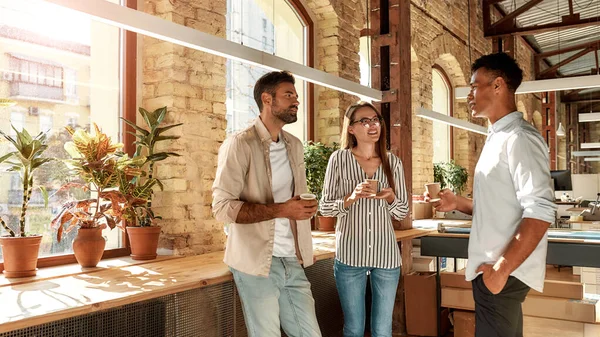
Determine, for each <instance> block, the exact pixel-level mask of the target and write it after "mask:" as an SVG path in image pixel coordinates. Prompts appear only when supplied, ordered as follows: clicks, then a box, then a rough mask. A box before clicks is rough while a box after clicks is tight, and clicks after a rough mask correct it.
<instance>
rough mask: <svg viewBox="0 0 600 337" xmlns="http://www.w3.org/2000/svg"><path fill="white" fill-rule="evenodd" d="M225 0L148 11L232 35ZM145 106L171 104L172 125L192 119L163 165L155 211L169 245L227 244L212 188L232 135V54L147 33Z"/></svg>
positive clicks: (196, 250)
mask: <svg viewBox="0 0 600 337" xmlns="http://www.w3.org/2000/svg"><path fill="white" fill-rule="evenodd" d="M225 6H226V3H225V1H208V0H193V1H184V0H177V1H173V0H147V1H145V3H144V7H143V10H144V11H145V12H146V13H149V14H152V15H156V16H159V17H162V18H164V19H167V20H169V21H173V22H176V23H178V24H182V25H186V26H188V27H192V28H194V29H197V30H199V31H203V32H205V33H209V34H213V35H216V36H219V37H223V38H225V28H226V24H225V12H226V7H225ZM140 53H141V57H142V63H143V71H142V83H143V84H142V86H143V87H142V106H143V107H145V108H146V109H155V108H158V107H161V106H167V107H168V109H169V113H168V117H167V119H166V122H167V123H184V125H183V127H181V128H178V129H175V130H177V131H175V132H174V133H172V134H178V135H180V136H181V138H180V139H179V140H177V141H175V142H174V143H173V144H172V146H170V147H169V148H168V150H174V151H177V152H178V153H180V154H181V157H178V158H170V159H168V161H165V162H163V163H164V164H163V163H160V164H159V165H158V167H157V169H156V176H157V178H160V179H162V181H163V183H164V185H165V186H164V191H163V192H160V191H157V192H156V195H155V199H154V205H155V206H156V207H155V212H156V213H157V214H158V215H160V216H162V217H163V220H162V221H161V227H162V235H161V243H160V245H161V247H163V248H168V249H173V250H174V252H175V254H202V253H206V252H210V251H216V250H222V249H223V248H224V240H225V235H224V233H223V228H222V224H220V223H218V222H217V221H216V220H214V219H213V218H212V215H211V209H210V204H211V201H212V196H211V185H212V182H213V180H214V176H215V171H216V164H217V151H218V148H219V146H220V145H221V143H222V141H223V139H225V127H226V120H225V81H226V69H225V59H224V58H221V57H215V56H212V55H209V54H206V53H203V52H200V51H196V50H192V49H189V48H184V47H181V46H178V45H174V44H172V43H169V42H164V41H158V40H156V39H153V38H149V37H144V38H143V41H142V42H141V45H140Z"/></svg>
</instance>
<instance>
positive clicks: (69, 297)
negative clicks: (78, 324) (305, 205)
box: [0, 229, 435, 333]
mask: <svg viewBox="0 0 600 337" xmlns="http://www.w3.org/2000/svg"><path fill="white" fill-rule="evenodd" d="M433 231H435V230H432V229H409V230H404V231H396V238H397V239H398V240H405V239H413V238H416V237H420V236H424V235H427V234H430V233H432V232H433ZM313 243H314V252H315V258H316V260H324V259H331V258H333V257H334V255H335V233H333V232H313ZM231 278H232V277H231V273H230V271H229V269H228V267H227V266H226V265H225V264H224V263H223V252H222V251H219V252H214V253H209V254H204V255H197V256H189V257H159V259H157V260H154V261H150V262H147V261H146V262H143V261H142V262H140V261H133V260H131V259H130V258H129V257H123V258H116V259H108V260H104V261H101V263H100V264H99V267H98V268H92V269H87V270H83V271H82V270H81V268H80V267H79V266H78V265H67V266H60V267H54V268H45V269H41V270H40V271H39V272H38V276H36V277H33V278H28V279H6V278H4V277H0V333H2V332H7V331H12V330H16V329H21V328H25V327H28V326H33V325H38V324H43V323H47V322H51V321H55V320H59V319H64V318H68V317H73V316H78V315H83V314H89V313H92V312H95V311H99V310H106V309H109V308H114V307H118V306H122V305H125V304H129V303H132V302H137V301H144V300H148V299H151V298H156V297H160V296H164V295H168V294H173V293H177V292H181V291H185V290H189V289H194V288H200V287H205V286H207V285H210V284H216V283H222V282H226V281H229V280H231Z"/></svg>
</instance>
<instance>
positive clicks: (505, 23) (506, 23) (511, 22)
mask: <svg viewBox="0 0 600 337" xmlns="http://www.w3.org/2000/svg"><path fill="white" fill-rule="evenodd" d="M542 1H543V0H531V1H529V2H527V3H525V4H523V6H521V7H519V8H517V9H515V10H514V11H512V12H510V13H508V14H507V15H506V16H505V17H503V18H502V19H500V20H498V21H496V22H495V23H494V24H493V25H492V26H491V27H489V31H494V30H496V29H498V28H511V27H516V23H515V19H516V18H517V17H518V16H519V15H521V14H523V13H525V12H526V11H528V10H529V9H531V8H532V7H533V6H535V5H537V4H539V3H540V2H542Z"/></svg>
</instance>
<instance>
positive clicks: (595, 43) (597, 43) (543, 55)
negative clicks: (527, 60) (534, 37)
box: [536, 40, 600, 58]
mask: <svg viewBox="0 0 600 337" xmlns="http://www.w3.org/2000/svg"><path fill="white" fill-rule="evenodd" d="M593 46H596V49H598V48H600V40H596V41H590V42H586V43H580V44H578V45H575V46H571V47H568V48H560V49H557V50H553V51H548V52H545V53H539V54H538V55H536V57H537V58H546V57H550V56H554V55H558V54H563V53H568V52H570V51H575V50H580V49H583V48H588V47H593Z"/></svg>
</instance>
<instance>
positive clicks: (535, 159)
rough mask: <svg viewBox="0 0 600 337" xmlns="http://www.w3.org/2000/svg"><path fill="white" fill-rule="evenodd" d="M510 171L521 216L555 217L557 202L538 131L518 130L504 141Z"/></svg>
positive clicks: (546, 154)
mask: <svg viewBox="0 0 600 337" xmlns="http://www.w3.org/2000/svg"><path fill="white" fill-rule="evenodd" d="M506 151H507V157H508V166H509V170H510V174H511V176H512V180H513V185H514V188H515V191H516V194H517V200H518V201H519V203H520V204H521V208H522V209H523V218H533V219H538V220H542V221H545V222H548V223H553V222H554V219H555V211H556V205H555V204H554V195H553V192H552V186H551V178H550V167H549V165H550V161H549V157H548V148H547V146H546V144H545V143H544V141H543V139H542V138H541V137H540V136H539V135H534V134H532V133H529V132H518V133H516V134H514V135H513V136H511V137H510V138H509V140H508V142H507V148H506Z"/></svg>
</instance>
